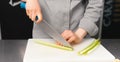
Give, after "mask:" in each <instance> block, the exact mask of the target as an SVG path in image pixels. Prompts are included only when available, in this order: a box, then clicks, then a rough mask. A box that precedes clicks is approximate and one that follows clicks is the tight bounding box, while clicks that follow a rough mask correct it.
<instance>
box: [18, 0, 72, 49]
mask: <svg viewBox="0 0 120 62" xmlns="http://www.w3.org/2000/svg"><path fill="white" fill-rule="evenodd" d="M20 7H21V8H23V9H25V8H26V7H25V2H21V3H20ZM36 19H38V17H37V16H36ZM40 25H41V26H42V27H43V30H44V31H45V32H46V33H47V34H48V35H49V36H51V37H52V38H53V39H54V40H56V41H59V42H61V43H62V45H63V46H65V47H70V48H72V46H71V45H70V44H69V43H68V42H67V41H66V40H65V39H64V38H63V37H62V36H61V35H60V34H59V33H58V32H57V31H56V30H55V29H54V28H53V27H52V26H51V25H50V24H49V23H47V22H46V20H43V21H42V22H40Z"/></svg>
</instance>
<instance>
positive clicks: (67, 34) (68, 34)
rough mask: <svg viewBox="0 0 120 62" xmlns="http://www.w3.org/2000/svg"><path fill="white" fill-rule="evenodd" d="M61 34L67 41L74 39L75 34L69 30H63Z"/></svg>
mask: <svg viewBox="0 0 120 62" xmlns="http://www.w3.org/2000/svg"><path fill="white" fill-rule="evenodd" d="M61 35H62V37H63V38H64V39H65V40H67V41H68V42H69V43H71V42H73V41H75V40H76V36H75V35H74V33H73V32H72V31H71V30H65V31H64V32H63V33H62V34H61Z"/></svg>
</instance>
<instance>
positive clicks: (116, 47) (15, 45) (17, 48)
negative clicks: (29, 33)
mask: <svg viewBox="0 0 120 62" xmlns="http://www.w3.org/2000/svg"><path fill="white" fill-rule="evenodd" d="M26 44H27V40H1V41H0V62H23V61H22V60H23V56H24V53H25V49H26ZM102 44H103V46H104V47H105V48H106V49H107V50H109V51H110V52H111V53H112V54H113V55H114V56H115V57H116V58H118V59H120V39H102ZM1 47H2V48H1ZM3 53H4V54H3Z"/></svg>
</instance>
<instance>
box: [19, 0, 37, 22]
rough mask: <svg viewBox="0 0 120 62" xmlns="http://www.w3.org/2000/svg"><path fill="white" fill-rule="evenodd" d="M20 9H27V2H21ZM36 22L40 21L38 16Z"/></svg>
mask: <svg viewBox="0 0 120 62" xmlns="http://www.w3.org/2000/svg"><path fill="white" fill-rule="evenodd" d="M20 8H22V9H26V3H25V2H21V3H20ZM35 20H38V16H36V18H35Z"/></svg>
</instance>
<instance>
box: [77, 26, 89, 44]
mask: <svg viewBox="0 0 120 62" xmlns="http://www.w3.org/2000/svg"><path fill="white" fill-rule="evenodd" d="M75 34H76V36H77V37H78V40H79V42H80V41H82V40H83V38H84V37H85V36H86V35H87V32H86V31H85V30H84V29H82V28H78V29H77V31H76V32H75ZM77 43H78V42H77Z"/></svg>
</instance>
